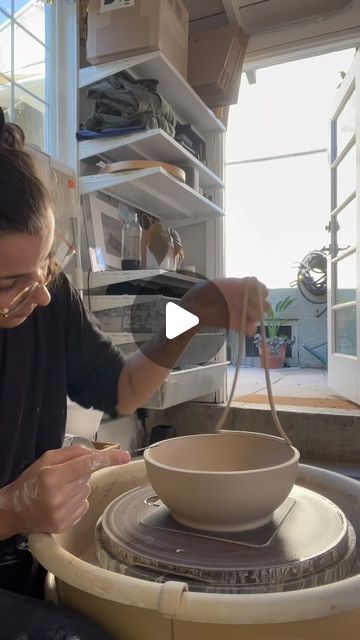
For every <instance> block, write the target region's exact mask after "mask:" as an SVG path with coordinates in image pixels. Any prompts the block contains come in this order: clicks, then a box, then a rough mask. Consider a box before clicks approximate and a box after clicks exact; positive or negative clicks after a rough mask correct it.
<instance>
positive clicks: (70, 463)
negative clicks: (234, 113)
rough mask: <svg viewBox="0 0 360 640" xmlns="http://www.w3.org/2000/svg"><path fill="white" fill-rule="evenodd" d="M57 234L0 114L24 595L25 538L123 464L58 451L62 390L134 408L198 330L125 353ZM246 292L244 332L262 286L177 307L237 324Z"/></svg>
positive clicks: (6, 332)
mask: <svg viewBox="0 0 360 640" xmlns="http://www.w3.org/2000/svg"><path fill="white" fill-rule="evenodd" d="M54 233H55V231H54V215H53V212H52V209H51V201H50V197H49V194H48V191H47V189H46V187H45V185H44V184H43V182H42V181H41V179H40V178H39V176H38V174H37V172H36V167H35V164H34V161H33V159H32V157H31V155H30V154H29V153H28V152H27V151H26V149H25V147H24V136H23V133H22V131H21V129H19V127H17V126H16V125H14V124H5V122H4V118H3V114H0V380H1V385H0V451H1V465H0V487H1V488H0V587H2V588H5V589H11V590H12V591H15V592H18V593H25V594H29V595H34V594H36V593H37V592H38V591H39V589H38V586H37V583H36V580H34V576H33V573H34V572H33V565H32V558H31V557H30V555H29V553H28V552H27V551H24V549H23V541H24V539H25V537H26V535H28V534H29V533H32V532H49V533H56V532H60V531H63V530H65V529H67V528H69V527H71V526H73V525H74V524H75V523H76V522H77V521H79V520H80V519H81V518H82V516H83V515H84V514H85V512H86V510H87V509H88V502H87V498H88V495H89V492H90V487H89V484H88V481H89V478H90V475H91V473H92V472H93V471H95V470H96V469H99V468H101V467H106V466H109V465H116V464H123V463H126V462H128V461H129V455H128V454H127V453H126V452H121V451H112V452H106V451H105V452H93V453H89V451H88V450H86V449H84V448H82V447H69V448H61V447H62V441H63V437H64V431H65V422H66V396H67V395H68V396H69V397H70V398H71V399H72V400H74V401H75V402H78V403H79V404H81V405H83V406H85V407H91V406H92V407H95V408H96V409H99V410H101V411H104V412H106V413H108V414H118V415H131V414H132V413H133V412H134V411H135V410H136V408H137V407H139V406H140V407H141V406H143V404H144V402H145V401H146V400H147V399H148V398H149V397H150V396H151V395H152V394H153V393H154V391H155V390H156V389H157V388H158V387H159V386H160V384H161V383H162V382H163V380H164V379H165V378H166V376H167V375H168V372H169V369H171V367H172V365H173V364H174V363H175V362H176V360H177V358H178V356H179V355H180V353H181V352H182V350H183V349H184V347H185V346H186V344H187V343H188V341H189V340H190V339H191V337H192V336H193V335H194V333H195V331H196V330H198V329H199V327H198V326H197V327H196V329H195V328H194V329H192V330H189V331H188V332H186V333H185V334H183V335H181V336H179V337H178V338H176V339H174V340H167V339H166V336H165V334H164V331H160V332H159V334H158V335H157V336H156V337H155V338H154V339H153V340H152V341H151V342H150V343H148V345H147V346H146V348H145V349H144V351H143V352H140V351H138V352H136V353H135V354H134V355H133V356H131V357H130V358H129V359H128V360H127V361H124V360H123V358H122V357H121V355H120V354H119V352H118V351H117V350H115V349H114V348H113V346H112V345H111V343H110V342H109V341H108V340H107V339H106V338H105V337H104V335H103V334H102V333H101V331H100V330H99V328H98V324H97V323H96V321H95V320H94V318H93V317H92V315H91V314H90V313H89V312H88V311H87V310H86V309H85V307H84V305H83V303H82V301H81V299H80V297H79V295H78V293H77V292H76V290H75V289H74V287H73V286H72V285H71V284H70V283H69V281H68V280H67V279H66V277H65V276H64V275H63V274H59V275H56V276H55V269H54V264H53V258H52V247H53V242H54ZM245 292H246V295H247V296H248V305H247V312H246V326H245V330H246V333H247V334H248V335H252V334H253V333H254V332H255V327H256V323H257V321H258V320H259V318H260V309H259V292H260V296H261V298H262V300H263V306H264V308H265V309H267V308H268V304H267V303H266V302H265V298H266V295H267V290H266V288H265V286H264V285H262V284H260V283H259V282H258V281H257V280H256V279H255V278H244V279H240V280H238V279H228V280H226V279H223V280H218V281H215V282H214V283H209V282H204V283H201V285H197V286H195V287H193V288H192V289H191V290H190V291H189V292H188V293H187V294H186V295H185V296H184V297H183V299H182V302H181V304H182V306H183V307H184V308H186V309H188V310H189V311H190V312H192V313H194V314H195V315H197V316H198V317H199V319H200V326H201V325H202V326H213V327H227V328H228V327H229V326H230V327H232V328H234V329H238V328H239V319H240V318H241V312H242V308H243V302H244V296H245ZM30 574H31V575H32V578H30ZM0 601H1V599H0ZM38 637H39V636H38ZM87 637H90V636H87Z"/></svg>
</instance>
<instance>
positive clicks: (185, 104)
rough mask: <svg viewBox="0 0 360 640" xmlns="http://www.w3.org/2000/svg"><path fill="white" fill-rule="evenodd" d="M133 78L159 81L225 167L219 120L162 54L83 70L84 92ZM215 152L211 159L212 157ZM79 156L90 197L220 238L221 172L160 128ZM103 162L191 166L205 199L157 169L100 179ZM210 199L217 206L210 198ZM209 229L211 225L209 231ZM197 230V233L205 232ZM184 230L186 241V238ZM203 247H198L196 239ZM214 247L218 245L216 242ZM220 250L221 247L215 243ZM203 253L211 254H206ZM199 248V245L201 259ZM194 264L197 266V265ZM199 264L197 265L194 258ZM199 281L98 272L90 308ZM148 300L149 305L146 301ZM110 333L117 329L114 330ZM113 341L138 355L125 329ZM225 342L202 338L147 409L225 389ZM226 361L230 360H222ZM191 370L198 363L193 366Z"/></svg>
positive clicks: (83, 187) (85, 143) (151, 273)
mask: <svg viewBox="0 0 360 640" xmlns="http://www.w3.org/2000/svg"><path fill="white" fill-rule="evenodd" d="M125 70H126V71H128V72H129V73H131V75H132V76H133V77H134V78H136V79H137V78H146V77H147V78H149V77H151V78H156V79H157V80H158V81H159V84H158V87H157V90H158V92H159V94H160V95H161V96H162V97H163V98H164V99H165V100H166V101H167V102H168V103H169V105H170V106H171V107H172V109H173V111H174V112H175V115H176V117H177V119H178V120H179V122H181V123H183V124H186V123H191V124H192V125H193V126H194V127H195V129H196V130H197V131H198V132H199V133H200V134H201V135H202V136H203V137H204V138H205V139H206V143H207V160H208V161H209V158H210V155H211V153H210V150H211V152H212V153H213V154H215V161H213V162H208V164H209V166H211V167H212V168H213V167H219V170H220V172H221V170H222V165H221V162H220V163H219V162H218V157H217V155H216V151H215V152H214V149H215V148H216V143H215V142H214V140H215V139H217V138H218V135H219V134H222V133H223V132H224V131H225V128H224V126H223V124H222V123H221V122H220V121H219V120H218V119H217V117H216V116H215V115H214V113H213V112H212V110H211V109H209V108H208V107H207V106H206V105H205V104H204V102H203V101H202V100H201V98H200V97H199V96H198V95H197V94H196V93H195V91H194V90H193V89H192V88H191V87H190V85H189V84H188V83H187V82H186V80H185V79H184V78H183V77H182V76H181V75H180V74H179V72H178V71H177V70H176V69H175V67H173V65H172V64H171V63H170V62H169V61H168V60H167V58H166V57H165V56H164V55H163V54H162V53H161V52H160V51H155V52H150V53H147V54H144V55H140V56H136V57H134V56H133V57H128V58H124V59H121V60H117V61H114V62H109V63H105V64H101V65H96V66H90V67H85V68H83V69H80V71H79V79H78V86H79V89H81V88H85V87H87V86H89V85H91V84H94V83H96V82H98V81H100V80H101V79H103V78H106V77H107V76H110V75H112V74H115V73H118V72H120V71H125ZM208 151H209V152H208ZM77 157H78V166H79V174H80V171H82V173H83V175H80V177H79V180H78V186H79V194H80V195H82V196H84V195H87V194H90V193H94V192H97V191H100V192H102V193H104V194H107V195H109V196H112V197H113V198H115V199H117V200H119V201H120V202H123V203H125V204H127V205H130V206H132V207H134V208H136V209H140V210H142V211H145V212H147V213H149V214H151V215H152V216H154V217H157V218H159V219H160V220H163V221H164V222H165V224H166V223H167V224H169V225H171V226H173V227H175V228H176V225H177V224H178V225H180V223H182V224H183V223H184V222H186V224H189V225H193V224H197V223H199V224H205V228H206V233H205V236H204V242H206V243H207V242H208V241H209V238H211V233H216V229H217V228H220V227H218V226H217V225H218V224H220V223H219V222H218V221H221V220H222V218H223V215H224V211H223V209H222V206H220V205H221V203H222V196H221V195H218V194H221V191H222V190H223V188H224V183H223V180H222V178H221V177H220V176H219V175H217V172H216V170H215V169H214V170H213V171H212V170H210V168H209V166H206V165H205V164H204V163H202V162H201V161H200V160H198V159H197V158H196V157H194V156H193V155H192V154H191V153H190V152H189V151H187V150H186V149H184V148H183V147H182V146H181V145H180V144H179V143H178V142H176V141H175V140H174V139H173V138H171V137H170V136H169V135H168V134H167V133H165V132H164V131H163V130H161V129H152V130H143V131H137V132H134V133H132V134H126V135H124V136H115V137H105V138H95V139H92V140H82V141H78V144H77ZM99 159H101V160H103V161H105V162H117V161H121V160H134V159H146V160H154V161H157V162H168V163H172V164H175V165H177V166H190V167H193V168H194V169H196V170H197V171H198V172H199V186H200V188H201V189H202V191H203V192H205V193H206V195H207V196H209V197H205V196H204V195H203V194H200V193H198V192H197V191H195V190H194V189H192V188H191V187H189V186H188V185H186V184H184V183H182V182H180V181H179V180H177V179H176V178H174V177H173V176H171V175H170V174H169V173H167V172H166V171H165V170H164V169H162V168H160V167H154V168H150V169H144V170H138V171H128V172H121V173H120V172H119V173H116V174H115V173H113V174H110V173H107V174H106V173H104V174H101V173H98V174H96V175H90V174H94V172H95V165H96V162H97V161H98V160H99ZM210 198H211V199H210ZM208 223H209V224H210V225H212V227H211V230H210V231H209V228H208ZM199 224H197V226H199ZM183 229H184V228H183V227H182V228H181V231H180V235H183V234H184V233H185V232H184V230H183ZM192 242H193V243H195V244H193V246H196V240H192ZM210 242H211V240H210ZM213 242H214V246H215V240H214V241H213ZM203 254H204V251H203ZM197 255H198V247H197V246H196V257H197ZM190 262H191V261H190ZM193 262H194V264H196V262H197V260H196V258H195V256H194V259H193ZM198 280H199V279H198V278H196V277H193V276H192V275H191V274H188V275H187V274H182V273H177V272H169V271H163V270H160V269H151V270H138V271H116V270H109V271H105V272H91V273H90V274H84V282H87V283H88V284H87V288H88V291H87V295H85V297H84V299H85V302H86V301H87V302H88V304H89V306H90V307H91V309H92V310H93V311H95V312H96V311H97V310H98V311H99V312H101V310H103V309H111V308H113V307H114V306H126V305H129V302H130V299H132V303H133V302H135V300H136V302H139V299H138V298H139V297H138V296H136V298H135V297H134V296H129V295H124V296H123V300H121V298H120V295H116V296H113V295H111V296H110V295H109V296H106V297H108V298H109V299H108V300H106V299H105V294H106V290H107V287H108V286H109V285H114V284H120V283H126V282H134V281H136V282H137V283H138V282H141V283H146V282H149V285H150V281H151V288H152V289H153V286H154V285H156V287H158V288H159V290H160V289H161V287H164V286H166V287H169V289H170V290H171V288H174V289H175V290H176V295H182V293H185V292H186V291H187V290H188V289H189V288H190V287H191V286H193V285H194V284H196V283H197V282H198ZM149 294H150V295H149V296H146V297H147V299H148V301H150V299H151V300H153V295H152V292H150V291H149ZM140 301H142V300H140ZM109 327H110V325H109ZM107 335H108V337H109V338H110V339H111V340H112V342H113V344H115V345H117V346H119V347H120V348H121V346H123V347H126V349H125V351H126V352H127V353H131V352H132V349H133V348H134V349H135V347H136V344H135V336H133V335H132V334H131V333H130V332H127V331H124V330H122V331H121V329H120V325H119V331H111V332H110V328H108V333H107ZM151 336H152V333H150V332H149V333H139V334H136V343H137V344H138V343H139V342H142V341H143V342H145V341H146V340H147V339H149V338H150V337H151ZM222 343H223V336H222V335H221V334H219V333H216V332H214V333H208V334H207V333H201V332H200V333H198V334H196V336H194V338H193V340H192V341H191V343H190V345H189V349H186V350H185V351H184V353H183V354H182V356H181V357H180V358H179V360H178V362H177V367H179V366H180V367H184V368H183V370H181V371H173V372H172V373H170V374H169V376H168V378H167V380H166V381H165V382H164V384H163V385H162V386H161V388H160V389H159V390H158V391H157V392H156V393H155V394H154V396H153V397H152V398H151V399H150V400H149V402H148V403H147V404H146V407H147V408H152V409H165V408H167V407H171V406H173V405H175V404H178V403H180V402H186V401H189V400H192V399H195V398H198V397H199V396H203V395H206V396H208V394H211V393H213V392H215V391H217V390H218V389H220V388H222V386H223V380H224V375H225V372H226V367H227V363H226V362H224V361H220V362H218V361H214V360H213V358H214V354H215V352H216V349H215V350H214V348H213V345H214V344H216V345H217V344H219V348H220V347H221V344H222ZM204 354H210V355H209V358H208V360H209V362H207V360H206V361H205V364H202V365H201V366H199V362H202V356H203V355H204ZM220 360H224V358H220ZM188 363H191V364H190V365H189V364H188Z"/></svg>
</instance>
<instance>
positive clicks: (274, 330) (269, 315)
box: [254, 296, 296, 355]
mask: <svg viewBox="0 0 360 640" xmlns="http://www.w3.org/2000/svg"><path fill="white" fill-rule="evenodd" d="M295 300H296V298H294V297H291V296H286V298H284V299H283V300H279V302H278V303H277V304H276V306H275V309H270V310H269V311H266V313H265V314H264V320H265V322H266V325H267V328H268V337H267V338H266V344H270V345H271V354H272V355H276V354H278V352H279V349H280V347H281V345H283V344H285V345H288V344H294V342H295V338H289V337H288V336H285V335H283V336H282V335H281V334H279V330H280V328H281V327H282V325H283V324H285V323H286V322H287V320H286V318H283V317H282V314H283V313H284V311H285V309H287V308H288V307H289V306H290V305H291V304H292V303H293V302H295ZM261 342H262V338H261V334H260V333H256V334H255V335H254V344H255V345H256V346H257V347H258V348H259V344H261Z"/></svg>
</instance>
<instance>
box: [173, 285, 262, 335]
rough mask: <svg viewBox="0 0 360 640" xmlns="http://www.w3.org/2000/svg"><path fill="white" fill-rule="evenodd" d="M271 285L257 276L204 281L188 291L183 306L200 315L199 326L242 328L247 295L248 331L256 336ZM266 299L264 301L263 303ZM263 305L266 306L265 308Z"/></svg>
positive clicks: (237, 329)
mask: <svg viewBox="0 0 360 640" xmlns="http://www.w3.org/2000/svg"><path fill="white" fill-rule="evenodd" d="M267 295H268V289H267V288H266V286H265V285H264V284H263V283H262V282H259V280H257V278H222V279H217V280H207V281H204V282H200V283H198V284H197V285H195V286H194V287H192V289H190V291H188V292H187V293H186V294H185V295H184V296H183V298H182V300H181V306H182V307H183V308H184V309H186V310H187V311H190V312H191V313H194V314H195V315H196V316H197V317H198V318H199V325H197V327H196V330H199V327H200V328H201V327H214V328H215V327H216V328H225V329H232V330H234V331H240V330H241V329H242V326H241V324H242V317H243V309H244V303H245V300H246V297H247V305H246V315H245V326H244V331H245V333H246V335H248V336H252V335H253V334H254V333H255V332H256V327H257V325H258V324H259V321H260V319H261V315H262V310H263V311H264V312H265V311H267V310H268V309H270V304H269V303H268V302H266V297H267ZM261 302H262V305H261ZM261 306H262V309H261Z"/></svg>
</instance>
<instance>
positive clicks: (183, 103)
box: [79, 51, 225, 134]
mask: <svg viewBox="0 0 360 640" xmlns="http://www.w3.org/2000/svg"><path fill="white" fill-rule="evenodd" d="M119 71H129V72H130V73H131V74H132V75H133V76H134V77H135V78H156V79H157V80H159V85H158V91H159V93H160V94H161V95H162V96H163V97H164V98H165V100H167V102H168V103H169V104H170V105H171V107H172V109H173V110H174V112H175V114H176V116H177V118H178V119H179V120H180V122H192V124H193V125H194V127H195V128H196V129H197V130H198V131H199V132H200V133H202V134H208V133H223V132H224V131H225V127H224V125H223V124H222V123H221V122H220V120H219V119H218V118H217V117H216V116H215V114H214V113H213V112H212V111H211V109H209V108H208V107H207V106H206V105H205V104H204V102H203V101H202V100H201V98H200V97H199V96H198V95H197V93H195V91H194V90H193V89H192V88H191V87H190V85H189V84H188V83H187V82H186V80H185V79H184V78H183V77H182V75H181V74H180V73H179V72H178V71H177V69H175V67H174V66H173V65H172V64H171V63H170V62H169V60H167V58H166V57H165V56H164V55H163V54H162V53H161V51H151V52H150V53H145V54H143V55H140V56H132V57H129V58H122V59H121V60H116V61H115V62H106V63H105V64H99V65H96V66H92V67H84V68H83V69H80V71H79V88H82V87H87V86H89V85H90V84H93V83H94V82H98V81H99V80H101V79H102V78H106V77H107V76H110V75H112V74H114V73H118V72H119Z"/></svg>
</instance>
